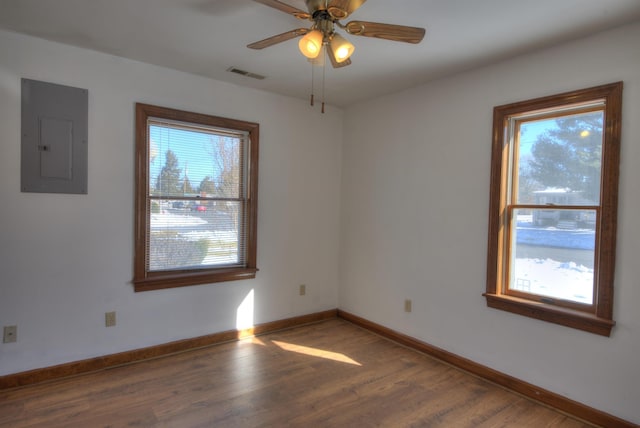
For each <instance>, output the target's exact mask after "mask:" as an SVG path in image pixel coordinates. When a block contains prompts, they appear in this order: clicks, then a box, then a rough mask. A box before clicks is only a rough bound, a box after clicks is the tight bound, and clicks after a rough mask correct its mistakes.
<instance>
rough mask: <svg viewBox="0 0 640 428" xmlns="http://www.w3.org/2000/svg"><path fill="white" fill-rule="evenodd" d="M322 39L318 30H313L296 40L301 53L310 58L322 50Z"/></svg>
mask: <svg viewBox="0 0 640 428" xmlns="http://www.w3.org/2000/svg"><path fill="white" fill-rule="evenodd" d="M322 39H323V36H322V33H321V32H320V31H318V30H313V31H310V32H308V33H307V34H306V35H305V36H304V37H303V38H301V39H300V41H299V42H298V47H299V48H300V52H302V55H304V56H306V57H307V58H311V59H313V58H316V57H317V56H318V55H320V52H321V51H322Z"/></svg>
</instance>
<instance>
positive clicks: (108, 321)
mask: <svg viewBox="0 0 640 428" xmlns="http://www.w3.org/2000/svg"><path fill="white" fill-rule="evenodd" d="M114 325H116V313H115V311H114V312H105V313H104V326H105V327H113V326H114Z"/></svg>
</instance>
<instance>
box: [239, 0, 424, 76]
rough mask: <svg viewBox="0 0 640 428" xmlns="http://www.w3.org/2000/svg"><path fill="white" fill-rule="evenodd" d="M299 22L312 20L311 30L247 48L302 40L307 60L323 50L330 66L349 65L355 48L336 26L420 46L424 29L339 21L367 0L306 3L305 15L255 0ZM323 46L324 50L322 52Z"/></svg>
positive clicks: (299, 30)
mask: <svg viewBox="0 0 640 428" xmlns="http://www.w3.org/2000/svg"><path fill="white" fill-rule="evenodd" d="M254 1H255V2H257V3H262V4H264V5H266V6H269V7H272V8H274V9H277V10H279V11H281V12H284V13H287V14H289V15H293V16H295V17H296V18H298V19H302V20H308V21H311V22H312V23H313V24H312V25H311V27H310V28H296V29H294V30H290V31H287V32H285V33H282V34H278V35H275V36H272V37H268V38H266V39H264V40H260V41H258V42H254V43H251V44H249V45H247V47H248V48H251V49H264V48H266V47H269V46H273V45H275V44H277V43H281V42H284V41H287V40H290V39H293V38H295V37H300V36H304V37H302V39H300V42H299V44H298V47H299V48H300V51H301V52H302V54H303V55H304V56H306V57H307V58H309V59H310V60H312V61H313V60H315V59H317V58H318V57H319V55H320V54H321V53H322V52H323V50H326V52H327V56H328V57H329V60H330V61H331V64H332V65H333V67H335V68H338V67H344V66H347V65H349V64H351V60H350V59H349V57H350V56H351V54H352V53H353V51H354V49H355V48H354V46H353V45H352V44H351V43H350V42H348V41H347V40H346V39H345V38H344V37H342V36H341V35H340V34H338V33H337V32H336V27H338V28H340V29H342V30H344V31H346V32H347V33H348V34H350V35H353V36H365V37H376V38H379V39H387V40H393V41H396V42H406V43H420V42H421V41H422V39H423V37H424V33H425V29H424V28H418V27H407V26H404V25H393V24H381V23H377V22H368V21H350V22H347V23H346V24H342V23H341V22H340V20H341V19H344V18H346V17H348V16H349V15H351V14H352V13H353V12H354V11H355V10H356V9H358V8H359V7H360V6H362V5H363V4H364V3H365V2H366V0H305V3H306V5H307V9H308V10H309V11H308V12H305V11H303V10H300V9H298V8H296V7H293V6H290V5H288V4H286V3H282V2H280V1H278V0H254ZM323 47H326V49H323Z"/></svg>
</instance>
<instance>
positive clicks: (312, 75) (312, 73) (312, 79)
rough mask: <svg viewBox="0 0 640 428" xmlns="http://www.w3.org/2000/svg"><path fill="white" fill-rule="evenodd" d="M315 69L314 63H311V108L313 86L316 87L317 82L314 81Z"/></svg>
mask: <svg viewBox="0 0 640 428" xmlns="http://www.w3.org/2000/svg"><path fill="white" fill-rule="evenodd" d="M313 68H314V65H313V62H312V63H311V107H313V86H314V85H313V82H314V80H315V79H314V74H315V72H314V70H313Z"/></svg>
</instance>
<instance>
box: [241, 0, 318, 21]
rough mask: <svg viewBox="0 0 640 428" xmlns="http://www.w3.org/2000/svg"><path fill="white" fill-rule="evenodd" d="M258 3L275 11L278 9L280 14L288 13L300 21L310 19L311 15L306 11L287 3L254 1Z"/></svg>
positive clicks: (272, 0)
mask: <svg viewBox="0 0 640 428" xmlns="http://www.w3.org/2000/svg"><path fill="white" fill-rule="evenodd" d="M253 1H255V2H256V3H262V4H263V5H265V6H269V7H272V8H274V9H278V10H279V11H280V12H284V13H288V14H289V15H293V16H295V17H296V18H298V19H310V18H311V15H309V14H308V13H307V12H305V11H304V10H300V9H298V8H297V7H293V6H289V5H288V4H286V3H282V2H281V1H278V0H253Z"/></svg>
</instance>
